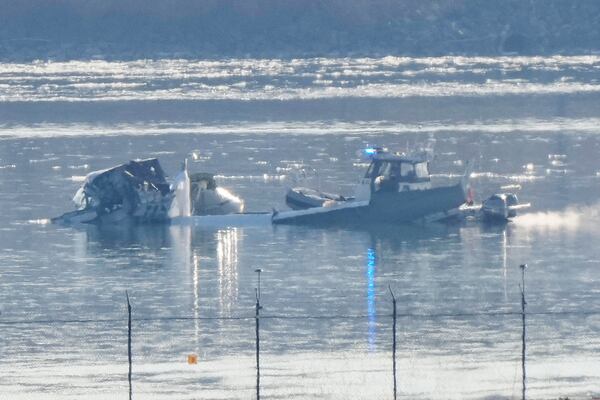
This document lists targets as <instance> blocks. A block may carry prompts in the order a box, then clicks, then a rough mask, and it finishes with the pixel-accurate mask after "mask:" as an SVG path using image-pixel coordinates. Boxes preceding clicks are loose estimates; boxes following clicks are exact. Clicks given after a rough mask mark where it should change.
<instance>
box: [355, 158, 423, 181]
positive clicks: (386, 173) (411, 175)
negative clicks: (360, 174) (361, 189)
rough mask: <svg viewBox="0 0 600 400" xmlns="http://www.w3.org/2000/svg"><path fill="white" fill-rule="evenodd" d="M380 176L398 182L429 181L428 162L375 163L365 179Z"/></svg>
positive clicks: (370, 167)
mask: <svg viewBox="0 0 600 400" xmlns="http://www.w3.org/2000/svg"><path fill="white" fill-rule="evenodd" d="M379 176H381V177H382V178H383V179H387V180H392V181H397V182H423V181H428V180H429V168H428V165H427V162H421V163H414V164H413V163H411V162H402V161H374V162H373V163H371V165H370V166H369V169H368V170H367V173H366V175H365V178H369V179H375V178H377V177H379Z"/></svg>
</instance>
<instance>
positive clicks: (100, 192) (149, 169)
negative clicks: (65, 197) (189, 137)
mask: <svg viewBox="0 0 600 400" xmlns="http://www.w3.org/2000/svg"><path fill="white" fill-rule="evenodd" d="M173 198H174V193H173V191H172V190H171V187H170V185H169V183H168V182H167V180H166V178H165V174H164V172H163V170H162V168H161V166H160V164H159V162H158V160H157V159H155V158H151V159H147V160H135V161H129V162H128V163H125V164H121V165H118V166H116V167H113V168H109V169H105V170H101V171H95V172H92V173H90V174H88V176H86V178H85V181H84V183H83V185H82V186H81V188H79V190H78V191H77V193H76V194H75V197H74V198H73V202H74V203H75V206H76V207H77V210H76V211H73V212H69V213H66V214H64V215H62V216H60V217H58V218H55V219H54V220H53V221H54V222H63V223H103V222H107V223H115V222H120V221H124V220H128V221H131V222H143V223H148V222H164V221H166V220H168V218H169V210H170V207H171V204H172V202H173Z"/></svg>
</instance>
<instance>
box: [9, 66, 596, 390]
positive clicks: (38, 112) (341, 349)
mask: <svg viewBox="0 0 600 400" xmlns="http://www.w3.org/2000/svg"><path fill="white" fill-rule="evenodd" d="M599 70H600V57H596V56H594V57H592V56H582V57H551V58H541V57H533V58H518V57H516V58H464V57H445V58H427V59H410V58H393V57H386V58H382V59H309V60H217V61H195V62H194V61H192V62H187V61H182V60H160V61H138V62H122V63H119V62H102V61H92V62H71V63H44V62H39V63H31V64H0V100H1V102H0V210H1V212H0V313H1V314H0V358H1V359H2V363H0V397H2V398H11V399H20V398H23V399H24V398H31V397H35V398H40V399H58V398H61V399H63V398H81V397H82V396H85V397H86V398H98V399H103V398H113V397H115V396H123V397H124V396H126V393H127V315H126V303H125V301H126V300H125V291H126V290H127V291H128V293H129V295H130V297H131V302H132V305H133V318H134V321H133V361H134V364H133V373H134V375H133V380H134V395H136V397H139V398H160V399H165V398H173V399H182V398H190V399H191V398H202V399H233V398H240V399H242V398H251V397H252V396H253V395H254V384H255V375H254V374H255V370H254V319H253V316H254V303H255V288H256V286H257V274H256V273H255V269H257V268H261V269H262V270H263V272H262V275H261V303H262V306H263V309H262V311H261V313H262V315H263V316H265V318H264V319H263V320H262V321H261V351H262V353H261V365H262V375H263V376H262V382H263V384H262V394H263V395H264V397H265V398H272V399H275V398H298V399H305V398H319V399H348V398H353V399H373V398H391V396H392V370H391V368H392V363H391V335H392V325H391V322H392V319H391V317H390V315H391V310H392V302H391V297H390V295H389V288H390V287H391V288H392V289H393V290H394V292H395V294H396V297H397V298H398V312H399V314H400V317H399V320H398V383H399V395H400V397H402V398H426V399H448V398H455V399H464V398H471V399H491V398H498V399H504V398H519V396H520V393H521V392H520V390H521V358H520V357H521V316H520V314H518V313H519V312H520V307H521V305H520V288H519V284H520V282H521V272H520V270H519V265H520V264H523V263H527V264H528V269H527V272H526V289H527V303H528V305H527V307H528V311H529V312H531V315H529V316H528V317H527V318H528V340H527V344H528V349H527V356H528V393H529V396H528V397H530V398H540V399H542V398H558V397H560V396H563V397H566V396H569V398H582V399H589V398H591V397H593V396H600V358H599V356H598V354H599V353H598V349H599V348H600V335H598V332H599V331H600V296H599V295H600V248H599V247H598V246H597V243H598V239H599V238H600V225H599V223H600V204H599V203H598V198H599V197H600V161H599V160H598V154H600V124H599V122H600V114H598V110H599V109H600V108H598V106H599V105H600V83H599V82H598V77H599V74H598V72H599ZM373 144H378V145H385V146H387V147H389V148H390V149H394V150H404V149H407V148H409V149H410V148H416V147H419V146H429V147H432V148H434V150H435V154H436V158H435V160H434V162H433V163H432V173H433V180H434V183H435V184H440V185H441V184H447V183H450V182H454V181H456V180H458V179H459V177H460V175H461V174H462V172H463V170H464V168H465V162H466V161H467V160H473V162H474V166H475V169H474V173H473V174H472V177H471V181H472V185H473V187H474V189H475V193H476V196H477V197H478V198H480V199H481V198H485V197H487V196H489V195H491V194H492V193H494V192H496V191H500V190H508V191H515V192H516V193H518V195H519V197H520V199H521V201H523V202H531V203H532V207H531V209H530V210H528V211H526V212H524V213H523V214H522V215H520V216H519V217H517V218H516V219H515V220H514V221H513V222H511V223H509V224H507V225H506V226H485V225H480V224H477V223H466V224H459V225H451V226H446V225H437V224H433V225H429V226H364V227H363V228H364V229H356V230H342V229H335V228H334V229H315V228H307V227H295V226H276V227H273V226H271V225H270V224H269V223H267V222H264V221H260V220H257V221H255V222H254V223H246V224H240V225H235V224H234V226H227V225H222V226H219V225H211V226H205V225H203V224H202V222H201V221H199V220H196V221H194V224H173V225H170V226H139V227H114V228H102V229H100V228H97V227H94V226H90V227H87V228H73V227H63V226H56V225H53V224H49V223H48V221H47V219H48V218H50V217H53V216H57V215H59V214H61V213H63V212H65V211H69V210H71V209H72V205H71V203H70V199H71V197H72V196H73V194H74V193H75V191H76V190H77V188H78V186H79V185H80V184H81V181H82V179H83V177H84V176H85V175H86V174H87V173H89V172H90V171H92V170H96V169H101V168H106V167H110V166H112V165H115V164H118V163H121V162H125V161H127V160H129V159H133V158H148V157H158V158H159V159H160V161H161V164H162V165H163V168H164V169H165V171H166V172H167V173H168V174H170V175H174V174H175V173H176V171H177V170H178V168H179V165H180V163H181V161H182V160H183V158H185V157H187V158H188V159H189V160H190V170H191V171H194V172H196V171H198V172H199V171H205V172H212V173H215V174H216V175H217V180H218V183H219V184H220V185H222V186H224V187H226V188H228V189H230V190H232V191H233V192H235V193H236V194H237V195H239V196H241V197H242V198H244V199H245V201H246V209H247V210H248V211H269V210H271V209H272V208H275V209H284V208H285V204H284V201H283V197H284V194H285V191H286V189H287V188H288V187H290V186H294V185H297V184H302V185H312V186H315V187H318V188H320V189H323V190H328V191H334V192H340V193H343V194H347V195H350V194H352V191H353V187H354V185H355V183H356V182H357V180H358V178H359V177H360V176H361V174H363V173H364V170H365V161H364V160H362V159H361V158H360V156H359V155H358V153H357V151H359V150H360V149H362V148H364V147H365V146H367V145H373ZM503 187H504V189H501V188H503ZM191 353H195V354H198V356H199V361H198V364H197V365H188V364H187V363H186V357H187V355H188V354H191Z"/></svg>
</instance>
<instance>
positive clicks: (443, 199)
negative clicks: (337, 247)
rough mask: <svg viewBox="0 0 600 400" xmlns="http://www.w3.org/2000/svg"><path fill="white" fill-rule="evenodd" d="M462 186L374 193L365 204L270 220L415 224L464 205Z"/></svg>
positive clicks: (346, 204)
mask: <svg viewBox="0 0 600 400" xmlns="http://www.w3.org/2000/svg"><path fill="white" fill-rule="evenodd" d="M465 198H466V196H465V190H464V187H463V185H462V184H457V185H454V186H445V187H437V188H433V189H426V190H412V191H402V192H376V193H374V194H373V195H372V196H371V200H370V201H369V202H360V201H347V202H338V203H337V204H334V205H332V206H329V207H318V208H311V209H307V210H301V211H285V212H280V213H278V214H276V215H274V216H273V223H275V224H304V225H354V224H373V223H387V224H399V223H407V222H413V221H418V220H420V219H423V218H426V217H427V216H428V215H432V214H436V213H443V212H446V211H449V210H452V209H455V208H457V207H459V206H460V205H461V204H463V203H464V202H465Z"/></svg>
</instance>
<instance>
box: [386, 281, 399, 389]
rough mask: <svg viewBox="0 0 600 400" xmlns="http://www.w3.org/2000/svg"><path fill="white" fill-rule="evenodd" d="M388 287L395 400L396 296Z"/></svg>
mask: <svg viewBox="0 0 600 400" xmlns="http://www.w3.org/2000/svg"><path fill="white" fill-rule="evenodd" d="M388 288H389V289H390V294H391V295H392V305H393V312H394V313H393V322H392V372H393V376H394V400H396V396H397V389H396V387H397V386H396V297H395V296H394V292H393V291H392V288H391V286H388Z"/></svg>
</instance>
